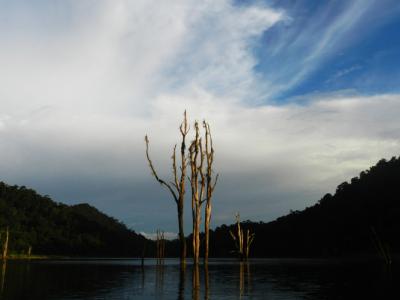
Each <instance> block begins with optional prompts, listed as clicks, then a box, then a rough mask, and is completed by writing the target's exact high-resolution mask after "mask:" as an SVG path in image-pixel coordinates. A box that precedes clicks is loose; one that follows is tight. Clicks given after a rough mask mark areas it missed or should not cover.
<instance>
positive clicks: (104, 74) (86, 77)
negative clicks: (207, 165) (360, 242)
mask: <svg viewBox="0 0 400 300" xmlns="http://www.w3.org/2000/svg"><path fill="white" fill-rule="evenodd" d="M397 28H400V3H399V2H398V1H394V0H382V1H372V0H362V1H361V0H358V1H356V0H354V1H231V0H213V1H211V0H209V1H195V0H185V1H181V0H171V1H162V2H160V1H151V0H143V1H141V0H137V1H128V0H112V1H111V0H96V1H95V0H85V1H74V0H64V1H54V0H52V1H50V0H40V1H28V0H16V1H6V0H0V66H1V68H0V80H1V82H2V85H1V86H0V104H1V107H2V109H1V110H0V155H1V156H2V158H3V159H2V160H1V161H0V169H1V170H2V172H1V180H4V181H6V182H9V183H10V184H19V185H26V186H29V187H32V188H35V189H37V190H38V191H39V192H41V193H43V194H49V195H50V196H52V197H53V198H54V199H55V200H57V201H61V202H65V203H68V204H75V203H80V202H88V203H90V204H92V205H94V206H96V207H98V208H99V209H101V210H102V211H104V212H106V213H108V214H110V215H112V216H114V217H116V218H118V219H121V220H122V221H123V222H125V223H126V224H127V225H128V226H129V227H131V228H133V229H135V230H137V231H141V232H146V233H151V232H154V231H155V230H156V228H163V229H164V230H166V231H168V232H170V233H171V235H172V236H173V235H174V233H175V232H176V231H177V228H176V227H177V226H176V216H175V210H176V209H175V207H174V202H173V201H172V199H170V195H168V193H167V191H165V190H163V189H162V188H161V187H159V186H158V184H157V183H156V182H155V181H154V179H153V178H152V177H151V175H150V172H149V169H148V166H147V163H146V161H145V159H144V158H145V157H144V143H143V137H144V135H145V134H148V135H149V137H150V141H151V153H152V156H153V159H154V163H155V164H156V166H157V168H158V170H159V173H160V174H161V175H162V176H163V177H165V178H169V176H170V174H169V171H170V164H171V162H170V151H171V149H172V147H173V145H174V144H175V143H176V142H178V141H179V134H178V131H177V128H178V125H179V123H180V120H181V118H182V113H183V110H184V109H186V110H187V111H188V114H189V118H190V121H191V122H193V121H194V120H195V119H197V120H202V119H204V118H205V119H207V120H208V121H209V123H210V125H211V127H212V130H213V133H214V141H215V145H216V162H215V164H216V165H215V167H216V169H217V170H218V172H219V173H220V182H219V184H218V187H217V189H216V193H215V202H214V215H213V221H212V223H213V226H216V225H219V224H222V223H227V222H228V223H230V222H232V221H233V219H234V214H235V213H236V212H237V211H240V213H241V215H242V217H243V218H245V219H252V220H264V221H269V220H273V219H274V218H276V217H279V216H280V215H282V214H285V213H287V212H289V210H291V209H293V210H295V209H302V208H304V207H306V206H308V205H312V204H313V203H315V202H316V201H318V199H320V198H321V197H322V196H323V194H324V193H326V192H333V191H334V190H335V187H336V186H337V185H338V184H340V183H341V182H343V181H344V180H349V179H350V178H351V177H353V176H356V175H357V174H359V172H360V171H362V170H364V169H366V168H368V167H370V166H371V165H373V164H374V163H375V162H377V161H378V160H379V159H381V158H382V157H386V158H390V157H391V156H393V155H398V154H399V146H400V145H399V140H400V139H399V138H400V134H399V132H400V119H399V118H398V116H399V113H400V92H399V88H398V87H399V81H400V68H399V67H398V61H399V56H400V39H399V35H400V33H399V31H398V30H397ZM187 203H188V204H189V203H190V202H189V201H188V202H187ZM186 208H187V216H188V217H187V220H186V224H187V228H188V230H189V228H190V220H189V216H190V213H189V210H190V208H189V207H188V205H187V206H186Z"/></svg>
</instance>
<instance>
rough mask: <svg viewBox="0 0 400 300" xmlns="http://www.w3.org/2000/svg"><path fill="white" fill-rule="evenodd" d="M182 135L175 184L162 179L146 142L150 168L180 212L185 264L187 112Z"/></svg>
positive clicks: (174, 168)
mask: <svg viewBox="0 0 400 300" xmlns="http://www.w3.org/2000/svg"><path fill="white" fill-rule="evenodd" d="M179 130H180V133H181V137H182V140H181V149H180V154H181V157H180V158H181V164H180V167H179V171H180V175H179V176H178V167H177V163H176V145H175V146H174V149H173V152H172V157H171V158H172V172H173V178H174V181H173V182H170V183H168V182H166V181H165V180H163V179H161V178H160V177H159V176H158V174H157V172H156V170H155V168H154V166H153V162H152V161H151V159H150V155H149V139H148V137H147V135H146V136H145V142H146V157H147V161H148V162H149V166H150V169H151V172H152V175H153V176H154V178H155V179H156V180H157V181H158V182H159V183H160V184H161V185H163V186H165V187H166V188H167V189H168V190H169V191H170V193H171V194H172V197H173V199H174V201H175V203H176V206H177V210H178V226H179V243H180V260H181V263H185V259H186V241H185V234H184V226H183V212H184V202H185V179H186V166H187V159H186V136H187V134H188V132H189V126H188V122H187V117H186V111H185V112H184V115H183V122H182V123H181V125H180V127H179Z"/></svg>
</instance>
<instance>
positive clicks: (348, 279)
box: [0, 259, 400, 300]
mask: <svg viewBox="0 0 400 300" xmlns="http://www.w3.org/2000/svg"><path fill="white" fill-rule="evenodd" d="M399 279H400V277H399V274H398V272H396V268H395V267H394V266H393V267H392V268H391V269H388V268H386V267H385V266H384V265H381V264H380V263H379V262H377V261H373V262H372V261H367V260H364V261H358V262H355V261H346V262H344V261H335V260H301V259H282V260H279V259H263V260H252V261H250V262H249V263H240V262H237V261H234V260H224V259H220V260H217V259H216V260H211V261H210V263H209V265H208V267H207V268H206V267H204V266H203V265H200V266H199V267H198V268H195V267H193V266H192V265H191V264H190V263H188V264H187V266H186V268H185V269H182V268H180V266H179V262H178V261H177V260H174V259H167V260H165V261H164V264H162V265H159V264H157V262H156V261H155V260H146V261H145V264H144V266H142V265H141V262H140V260H90V261H89V260H75V261H63V260H58V261H56V260H54V261H31V262H28V261H12V260H10V261H8V262H7V263H6V264H4V263H3V264H2V270H1V296H0V299H13V300H17V299H29V300H36V299H40V300H43V299H56V300H58V299H60V300H67V299H107V300H108V299H269V300H274V299H287V300H292V299H310V300H312V299H316V300H317V299H318V300H320V299H400V291H399V289H400V280H399Z"/></svg>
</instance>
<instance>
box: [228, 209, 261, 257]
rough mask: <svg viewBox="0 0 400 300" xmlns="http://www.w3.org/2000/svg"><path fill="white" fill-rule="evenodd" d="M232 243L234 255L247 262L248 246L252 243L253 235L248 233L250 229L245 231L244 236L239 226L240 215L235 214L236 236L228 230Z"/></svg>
mask: <svg viewBox="0 0 400 300" xmlns="http://www.w3.org/2000/svg"><path fill="white" fill-rule="evenodd" d="M229 234H230V235H231V237H232V239H233V241H234V242H235V248H236V253H237V255H238V257H239V259H240V260H247V259H248V258H249V254H250V246H251V244H252V243H253V241H254V237H255V234H254V233H250V229H247V230H246V233H245V234H244V232H243V229H242V228H241V226H240V215H239V213H237V214H236V234H235V233H234V232H232V230H229Z"/></svg>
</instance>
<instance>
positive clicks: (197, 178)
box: [189, 121, 205, 265]
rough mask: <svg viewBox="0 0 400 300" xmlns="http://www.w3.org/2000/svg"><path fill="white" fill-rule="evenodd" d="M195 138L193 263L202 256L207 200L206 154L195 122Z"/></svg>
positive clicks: (191, 152)
mask: <svg viewBox="0 0 400 300" xmlns="http://www.w3.org/2000/svg"><path fill="white" fill-rule="evenodd" d="M194 128H195V139H194V140H193V141H192V143H191V144H190V147H189V163H190V170H191V176H190V178H189V181H190V186H191V190H192V219H193V235H192V246H193V263H194V264H195V265H197V264H198V263H199V256H200V222H201V205H202V204H203V202H204V201H205V199H203V195H204V189H205V175H204V171H203V165H204V156H205V153H204V152H203V146H202V141H201V138H200V130H199V124H198V122H197V121H196V122H195V123H194Z"/></svg>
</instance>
